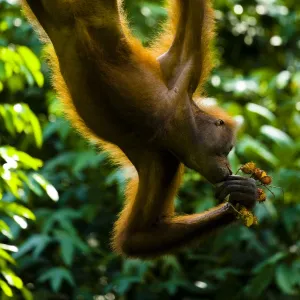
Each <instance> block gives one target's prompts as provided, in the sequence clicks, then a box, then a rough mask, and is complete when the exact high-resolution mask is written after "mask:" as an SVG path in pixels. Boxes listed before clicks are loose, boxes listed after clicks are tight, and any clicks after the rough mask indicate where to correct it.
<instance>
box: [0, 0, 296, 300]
mask: <svg viewBox="0 0 300 300" xmlns="http://www.w3.org/2000/svg"><path fill="white" fill-rule="evenodd" d="M161 2H162V1H157V0H156V1H154V0H152V1H150V0H149V1H133V0H131V1H126V8H127V10H128V12H129V17H130V21H131V25H132V28H133V31H134V33H135V34H136V35H137V36H138V37H139V38H140V39H142V41H143V42H144V43H145V45H147V44H148V43H149V41H150V40H151V39H152V38H153V36H154V34H155V32H157V29H158V27H159V24H160V23H161V22H163V20H164V19H165V17H166V12H165V11H164V10H163V9H162V8H161ZM214 2H215V3H214V5H215V8H216V18H217V21H218V23H217V24H218V39H217V42H216V48H217V52H218V54H219V55H218V59H217V61H216V69H215V70H214V72H213V74H212V76H211V79H210V81H209V82H208V85H207V90H208V94H209V95H211V96H213V97H214V98H208V99H207V100H206V101H207V102H209V103H215V102H218V103H219V104H221V105H222V106H223V107H224V108H226V109H227V110H228V111H229V112H230V113H231V114H232V115H234V116H235V118H236V120H237V121H238V122H239V124H240V130H239V136H238V143H237V146H236V148H235V150H234V151H233V152H232V153H231V154H230V159H231V162H232V165H233V168H234V169H238V166H239V165H240V164H242V163H244V162H247V161H250V160H254V161H256V162H257V163H258V164H259V166H260V167H261V168H264V169H266V171H267V172H268V173H270V174H271V175H272V176H273V178H274V185H276V186H280V187H282V188H283V189H284V197H283V195H282V193H281V191H280V189H276V188H274V189H273V192H274V194H275V196H276V197H275V198H273V197H272V195H271V194H270V195H269V200H268V201H267V202H266V204H263V205H259V206H258V207H257V210H256V212H255V214H256V215H257V216H258V218H259V221H260V224H259V226H258V227H256V228H250V229H248V228H245V227H243V226H241V225H240V224H237V225H234V226H231V227H229V228H226V229H225V230H223V231H222V232H220V233H218V234H217V235H215V236H213V237H211V238H210V239H209V240H207V241H205V242H203V243H202V244H201V246H199V247H197V248H195V249H189V250H185V251H181V252H180V253H178V254H177V255H176V256H175V255H174V256H167V257H164V258H161V259H158V260H155V261H144V262H143V261H139V260H124V259H121V258H120V257H116V256H115V255H114V254H113V253H112V252H111V250H110V247H109V240H110V230H111V228H112V223H113V222H114V220H115V219H116V216H117V213H118V212H119V210H120V208H121V205H122V201H123V198H122V190H123V187H124V180H123V175H122V174H123V171H122V170H118V169H115V168H112V166H110V164H108V163H107V160H106V155H105V153H99V152H98V151H97V150H96V149H94V148H93V145H87V142H86V141H83V140H82V139H81V138H80V137H79V136H78V135H77V134H76V133H75V132H74V130H73V129H71V128H70V126H69V124H68V122H67V121H66V120H65V119H64V118H63V115H62V113H61V110H60V103H59V101H58V99H57V98H56V96H55V95H54V94H53V92H52V90H51V87H50V83H49V82H50V80H49V74H48V72H47V67H46V64H45V62H44V61H43V60H42V59H41V56H42V55H41V53H42V52H41V46H40V44H39V42H38V41H37V38H36V35H35V34H34V33H33V32H32V29H31V27H30V25H29V24H28V23H27V22H26V21H25V20H24V18H23V17H22V15H21V14H20V11H19V7H18V6H17V5H16V4H15V1H13V0H9V1H8V0H0V16H1V18H0V99H1V100H0V132H1V134H0V215H1V219H0V232H1V235H0V272H1V275H0V290H2V298H1V299H7V298H13V299H33V298H34V299H115V298H116V299H143V300H144V299H146V300H147V299H272V300H273V299H299V296H300V256H299V254H300V252H299V251H300V250H299V247H300V244H299V232H300V231H299V229H300V202H299V199H298V195H299V192H300V185H299V180H300V136H299V134H298V132H299V130H300V102H299V101H300V97H299V96H300V68H299V66H300V60H299V53H300V51H299V49H300V43H299V34H300V32H299V31H300V22H299V21H300V19H299V15H300V8H299V5H298V4H297V1H293V0H287V1H282V0H245V1H239V0H215V1H214ZM184 179H185V180H184V184H183V187H182V189H181V192H180V195H179V197H178V199H177V201H176V206H177V210H178V211H182V212H183V211H184V212H186V213H191V212H199V211H203V210H205V209H207V208H209V207H211V206H213V205H215V204H216V203H215V200H214V199H213V191H212V189H211V187H210V185H209V184H207V183H206V182H205V181H204V180H203V178H201V176H200V175H199V174H197V173H195V172H192V171H189V170H187V172H186V175H185V178H184ZM26 228H27V230H25V231H24V230H21V229H26ZM16 245H17V246H18V247H16ZM12 253H13V254H12Z"/></svg>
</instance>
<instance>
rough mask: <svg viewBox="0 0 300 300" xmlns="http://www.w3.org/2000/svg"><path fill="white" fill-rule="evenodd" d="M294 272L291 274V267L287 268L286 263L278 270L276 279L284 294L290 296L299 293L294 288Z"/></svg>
mask: <svg viewBox="0 0 300 300" xmlns="http://www.w3.org/2000/svg"><path fill="white" fill-rule="evenodd" d="M293 275H294V274H293V272H291V267H290V266H287V265H286V264H285V263H282V264H280V265H279V266H278V267H277V268H276V273H275V279H276V283H277V285H278V287H279V288H280V289H281V290H282V292H283V293H285V294H288V295H297V294H298V292H297V290H296V289H295V288H294V284H293Z"/></svg>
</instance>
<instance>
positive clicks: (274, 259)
mask: <svg viewBox="0 0 300 300" xmlns="http://www.w3.org/2000/svg"><path fill="white" fill-rule="evenodd" d="M286 256H287V253H285V252H278V253H275V254H274V255H272V256H271V257H269V258H267V259H265V260H264V261H262V262H261V263H260V264H258V265H257V266H256V267H255V269H254V270H253V272H254V273H259V272H261V270H262V269H263V268H265V267H266V266H271V265H275V264H277V263H278V261H280V260H282V259H284V258H285V257H286Z"/></svg>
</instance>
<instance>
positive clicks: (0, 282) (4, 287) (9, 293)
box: [0, 279, 13, 297]
mask: <svg viewBox="0 0 300 300" xmlns="http://www.w3.org/2000/svg"><path fill="white" fill-rule="evenodd" d="M0 288H1V289H2V291H3V293H4V294H5V295H6V296H8V297H12V296H13V291H12V289H11V288H10V287H9V285H8V284H7V283H6V282H5V281H3V280H1V279H0Z"/></svg>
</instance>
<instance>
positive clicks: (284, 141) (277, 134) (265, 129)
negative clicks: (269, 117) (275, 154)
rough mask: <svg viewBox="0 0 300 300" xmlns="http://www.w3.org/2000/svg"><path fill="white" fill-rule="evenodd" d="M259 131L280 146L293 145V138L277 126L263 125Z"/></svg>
mask: <svg viewBox="0 0 300 300" xmlns="http://www.w3.org/2000/svg"><path fill="white" fill-rule="evenodd" d="M260 132H261V133H262V134H263V135H265V136H267V137H268V138H270V139H271V140H273V141H274V142H275V143H277V144H279V145H281V146H285V147H293V144H294V143H293V140H292V139H291V138H290V137H289V136H288V135H287V134H286V133H285V132H283V131H282V130H280V129H278V128H275V127H273V126H269V125H264V126H262V127H261V129H260Z"/></svg>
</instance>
